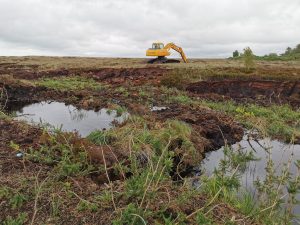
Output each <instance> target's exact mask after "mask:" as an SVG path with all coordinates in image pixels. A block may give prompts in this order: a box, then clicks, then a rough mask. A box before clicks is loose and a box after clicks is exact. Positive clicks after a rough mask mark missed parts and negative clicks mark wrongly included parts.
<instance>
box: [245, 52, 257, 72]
mask: <svg viewBox="0 0 300 225" xmlns="http://www.w3.org/2000/svg"><path fill="white" fill-rule="evenodd" d="M243 58H244V65H245V68H246V70H247V71H251V69H254V67H255V63H254V54H253V52H252V50H251V48H249V47H247V48H245V49H244V54H243Z"/></svg>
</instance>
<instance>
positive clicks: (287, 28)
mask: <svg viewBox="0 0 300 225" xmlns="http://www.w3.org/2000/svg"><path fill="white" fill-rule="evenodd" d="M157 40H159V41H162V42H164V43H167V42H174V43H176V44H178V45H180V46H181V47H183V49H184V50H185V52H186V54H187V56H189V57H228V56H230V55H231V54H232V51H234V50H235V49H238V50H240V51H241V50H242V49H243V48H244V47H246V46H250V47H251V48H252V49H253V51H254V53H256V54H258V55H262V54H266V53H270V52H277V53H281V52H283V51H284V50H285V49H286V47H288V46H291V47H294V46H295V45H296V44H298V43H300V0H160V1H157V0H0V55H59V56H62V55H71V56H72V55H77V56H107V57H144V55H145V50H146V49H147V48H148V47H150V45H151V43H152V42H153V41H157ZM174 55H176V54H175V53H174Z"/></svg>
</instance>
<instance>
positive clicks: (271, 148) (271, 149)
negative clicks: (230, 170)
mask: <svg viewBox="0 0 300 225" xmlns="http://www.w3.org/2000/svg"><path fill="white" fill-rule="evenodd" d="M232 148H233V150H234V151H243V152H249V151H252V152H253V154H254V156H255V157H257V158H259V160H257V161H251V162H248V163H247V166H246V168H244V169H243V170H242V171H239V174H240V175H241V185H242V187H243V188H244V189H246V190H248V191H249V192H251V193H252V194H253V196H255V195H256V194H257V190H256V187H255V185H254V184H253V182H254V181H256V180H257V179H259V180H261V181H262V180H264V178H265V177H266V170H265V168H266V166H267V162H268V160H269V159H272V160H273V162H274V168H275V169H276V172H277V174H280V171H281V170H282V169H283V165H284V164H286V163H288V162H289V161H290V163H291V166H290V172H291V175H292V176H296V174H297V173H298V169H297V166H296V165H295V162H296V161H297V160H300V145H292V144H284V143H282V142H279V141H277V140H271V139H269V138H265V139H261V140H254V139H251V138H250V136H249V140H248V134H246V135H245V136H244V137H243V140H242V141H241V142H239V143H237V144H235V145H232ZM223 150H224V148H221V149H219V150H217V151H213V152H209V153H207V155H206V158H205V159H204V160H203V162H202V164H201V170H202V171H203V172H204V173H205V174H207V175H212V174H213V171H214V169H215V168H216V167H218V165H219V163H220V161H221V160H222V159H224V151H223ZM297 199H298V200H300V194H298V196H297ZM294 214H295V215H300V206H299V205H298V206H296V208H295V210H294ZM294 224H298V222H296V221H295V223H294Z"/></svg>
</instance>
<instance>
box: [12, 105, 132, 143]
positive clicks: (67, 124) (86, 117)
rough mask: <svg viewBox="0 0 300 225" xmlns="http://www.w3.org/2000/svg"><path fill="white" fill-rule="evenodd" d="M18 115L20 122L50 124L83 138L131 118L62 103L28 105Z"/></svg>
mask: <svg viewBox="0 0 300 225" xmlns="http://www.w3.org/2000/svg"><path fill="white" fill-rule="evenodd" d="M16 115H17V119H18V120H25V121H27V122H30V123H34V124H37V123H42V124H49V125H51V126H53V127H56V128H60V127H61V128H62V130H64V131H78V133H79V134H80V135H81V136H82V137H85V136H87V135H88V134H89V133H90V132H92V131H94V130H102V129H109V128H111V127H112V126H113V125H112V122H113V121H116V122H118V123H121V122H122V121H124V120H125V119H126V118H127V117H128V116H129V114H128V113H124V114H123V115H121V116H117V113H116V111H114V110H108V109H101V110H100V111H98V112H95V111H93V110H83V109H77V108H76V107H74V106H72V105H68V106H66V105H65V104H64V103H60V102H40V103H35V104H31V105H27V106H25V107H23V108H22V109H20V110H18V111H16Z"/></svg>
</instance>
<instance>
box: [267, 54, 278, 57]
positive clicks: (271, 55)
mask: <svg viewBox="0 0 300 225" xmlns="http://www.w3.org/2000/svg"><path fill="white" fill-rule="evenodd" d="M269 57H274V58H275V57H278V55H277V53H270V54H269Z"/></svg>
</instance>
